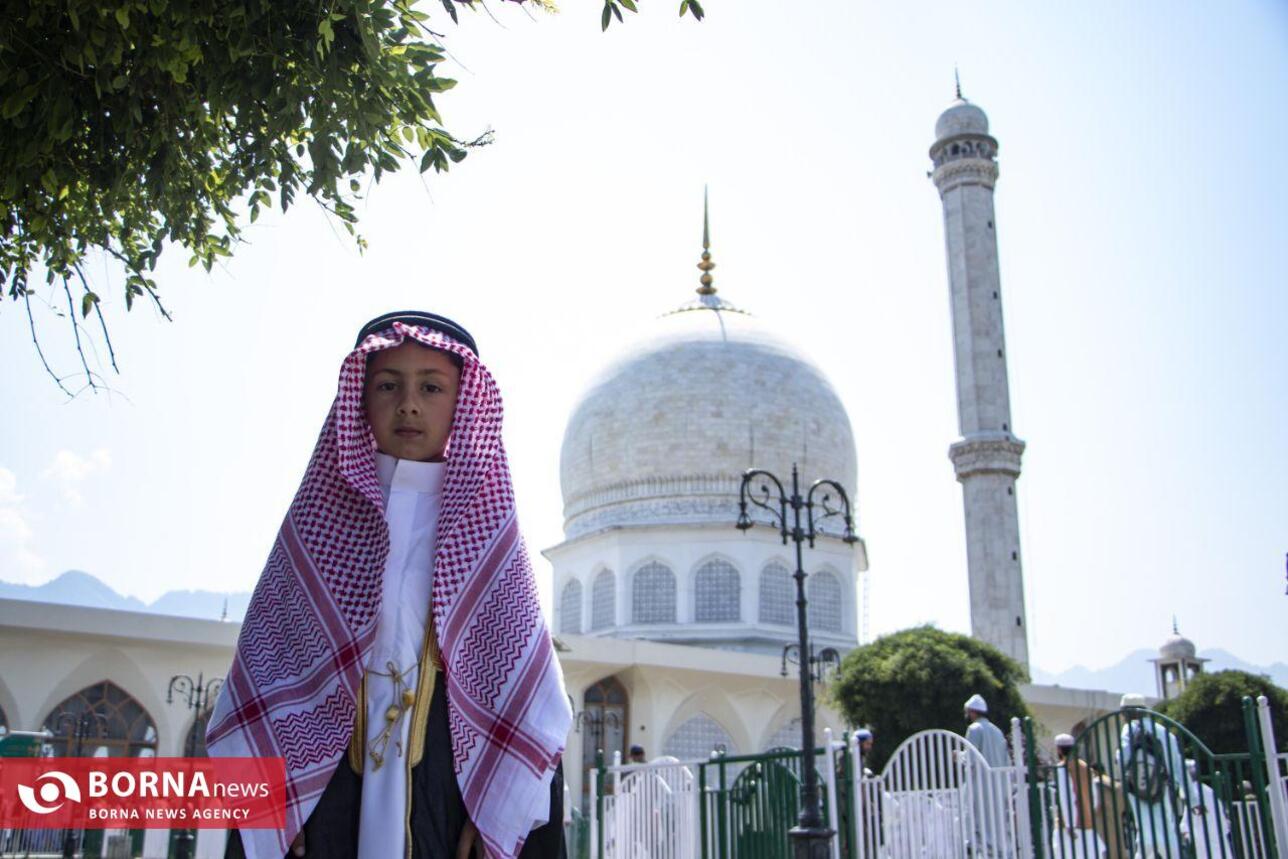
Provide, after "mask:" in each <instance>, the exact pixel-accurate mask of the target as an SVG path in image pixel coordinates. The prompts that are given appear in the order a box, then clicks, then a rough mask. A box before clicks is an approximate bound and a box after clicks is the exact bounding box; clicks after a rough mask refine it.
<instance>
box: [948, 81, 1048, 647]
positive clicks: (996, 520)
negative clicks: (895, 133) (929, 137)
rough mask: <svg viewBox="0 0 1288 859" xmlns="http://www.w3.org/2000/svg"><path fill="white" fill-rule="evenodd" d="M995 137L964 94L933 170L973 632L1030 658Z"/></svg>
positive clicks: (952, 453) (952, 110) (952, 111)
mask: <svg viewBox="0 0 1288 859" xmlns="http://www.w3.org/2000/svg"><path fill="white" fill-rule="evenodd" d="M996 153H997V141H996V140H994V139H993V138H992V137H990V136H989V134H988V117H986V116H985V115H984V111H982V110H980V109H979V108H978V107H976V106H975V105H973V104H971V103H970V102H968V101H966V100H965V99H964V98H962V94H961V84H960V82H959V83H958V85H957V100H956V101H954V102H953V103H952V104H951V105H949V107H948V109H947V110H945V111H944V112H943V114H942V115H941V116H940V117H939V121H938V122H936V123H935V143H934V145H933V146H931V147H930V158H931V160H932V161H933V162H934V165H935V169H934V173H933V174H931V176H932V179H933V180H934V183H935V187H936V188H938V189H939V196H940V199H941V200H942V201H943V204H944V236H945V239H946V243H947V248H948V287H949V291H950V293H951V299H952V317H953V356H954V358H955V359H956V362H955V363H956V366H957V416H958V424H959V429H960V432H961V439H960V440H958V441H957V442H955V443H954V444H953V445H952V446H951V447H949V449H948V457H949V459H951V460H952V462H953V468H954V469H955V470H956V472H957V480H958V481H959V482H960V483H961V485H962V500H963V503H964V505H965V508H966V557H967V569H968V571H969V575H970V617H971V634H972V635H974V636H975V637H976V638H978V639H980V640H981V641H985V642H988V643H989V644H992V645H994V646H995V647H997V648H999V649H1000V650H1001V651H1002V652H1003V653H1005V654H1007V655H1008V656H1010V657H1012V658H1013V659H1015V660H1017V661H1018V662H1020V663H1021V664H1022V665H1024V666H1025V667H1026V668H1027V667H1028V664H1029V645H1028V631H1027V628H1026V626H1027V624H1026V621H1025V616H1024V575H1023V571H1022V569H1021V567H1020V525H1019V516H1018V514H1017V511H1016V503H1015V481H1016V478H1018V477H1019V476H1020V457H1021V456H1022V455H1023V453H1024V442H1022V441H1020V440H1019V439H1018V438H1016V437H1015V436H1014V435H1013V434H1012V432H1011V402H1010V392H1009V386H1008V384H1007V379H1006V341H1005V337H1004V336H1003V332H1002V297H1001V291H1000V284H999V278H998V265H997V230H996V227H995V226H994V219H993V218H994V216H993V185H994V183H996V181H997V161H996V159H995V156H996Z"/></svg>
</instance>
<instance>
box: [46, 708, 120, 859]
mask: <svg viewBox="0 0 1288 859" xmlns="http://www.w3.org/2000/svg"><path fill="white" fill-rule="evenodd" d="M64 724H65V725H67V731H66V734H67V752H68V753H69V754H71V755H72V756H73V757H77V758H79V757H80V756H81V755H83V754H84V753H85V738H86V737H88V736H90V731H91V729H93V736H96V737H101V736H103V734H104V733H105V732H106V730H107V717H106V716H104V715H103V714H102V713H100V712H98V710H95V709H94V708H93V707H91V708H89V709H88V710H85V711H83V712H81V713H80V714H79V715H77V714H76V713H69V712H67V711H65V710H64V711H63V712H61V713H59V714H58V717H57V718H56V719H54V733H55V734H57V733H61V731H60V730H59V728H60V726H62V725H64ZM73 743H74V744H75V751H73ZM79 844H80V830H77V829H68V830H67V832H66V833H65V834H64V835H63V859H74V857H75V856H76V848H77V847H78V846H79Z"/></svg>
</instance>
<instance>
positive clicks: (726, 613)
mask: <svg viewBox="0 0 1288 859" xmlns="http://www.w3.org/2000/svg"><path fill="white" fill-rule="evenodd" d="M741 601H742V582H741V581H740V578H739V576H738V568H737V567H735V566H734V565H733V564H731V563H729V562H728V561H722V560H719V559H717V560H714V561H707V562H706V563H705V564H703V565H702V566H701V567H699V568H698V572H697V573H696V574H695V575H694V577H693V606H694V619H695V620H697V621H698V622H699V623H702V622H720V621H734V622H737V621H739V620H742V606H741Z"/></svg>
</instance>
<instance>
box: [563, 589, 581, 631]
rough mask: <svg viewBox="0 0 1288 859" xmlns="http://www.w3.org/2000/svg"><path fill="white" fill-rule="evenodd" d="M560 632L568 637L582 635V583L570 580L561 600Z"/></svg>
mask: <svg viewBox="0 0 1288 859" xmlns="http://www.w3.org/2000/svg"><path fill="white" fill-rule="evenodd" d="M559 631H560V632H562V633H565V634H567V635H579V634H580V633H581V582H579V581H577V580H576V579H570V580H569V582H568V584H566V585H564V589H563V596H562V597H561V598H560V600H559Z"/></svg>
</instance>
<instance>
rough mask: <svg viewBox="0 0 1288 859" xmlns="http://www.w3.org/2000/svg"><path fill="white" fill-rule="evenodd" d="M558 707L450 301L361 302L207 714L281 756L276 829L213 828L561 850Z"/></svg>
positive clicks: (489, 411)
mask: <svg viewBox="0 0 1288 859" xmlns="http://www.w3.org/2000/svg"><path fill="white" fill-rule="evenodd" d="M571 721H572V719H571V713H570V712H569V708H568V700H567V697H566V695H565V693H564V690H563V681H562V678H561V676H560V674H559V667H558V663H557V662H556V660H555V658H554V651H553V647H552V646H551V641H550V634H549V631H548V630H547V628H546V626H545V621H544V619H543V618H542V615H541V612H540V609H539V607H538V605H537V596H536V587H535V583H534V581H533V576H532V569H531V567H530V565H529V563H528V558H527V553H526V550H525V548H524V545H523V539H522V537H521V536H520V535H519V532H518V526H517V524H516V522H515V517H514V494H513V490H512V488H511V485H510V475H509V468H508V466H507V464H506V458H505V451H504V449H503V447H502V445H501V399H500V395H499V393H498V392H497V389H496V385H495V383H494V382H493V380H492V377H491V375H490V374H489V373H488V371H487V369H486V368H485V367H484V366H483V365H482V364H481V363H480V362H479V360H478V349H477V347H476V346H475V344H474V340H473V338H472V337H470V335H469V333H468V332H466V331H465V329H463V328H461V327H460V326H459V325H457V324H456V323H454V322H452V321H451V320H448V319H445V318H443V317H441V316H436V315H434V314H429V313H418V312H405V313H390V314H386V315H384V316H381V317H378V318H376V319H374V320H372V321H371V322H369V323H367V325H365V326H364V327H363V328H362V330H361V332H360V333H359V335H358V341H357V343H356V344H355V348H354V350H353V351H352V352H351V353H350V354H349V356H348V357H347V358H345V360H344V363H343V364H342V366H341V371H340V383H339V389H338V392H337V395H336V399H335V403H334V404H333V405H332V408H331V413H330V415H329V417H328V418H327V421H326V424H325V425H324V426H323V429H322V434H321V436H320V437H319V439H318V442H317V446H316V448H315V449H314V453H313V458H312V460H311V462H310V463H309V467H308V470H307V471H306V473H305V476H304V481H303V483H302V485H301V486H300V489H299V491H298V493H297V494H296V497H295V500H294V502H292V504H291V508H290V510H289V511H288V513H287V515H286V519H285V521H284V522H283V524H282V528H281V530H280V532H279V534H278V538H277V541H276V543H275V545H274V548H273V551H272V553H271V554H270V556H269V559H268V564H267V565H266V567H265V570H264V573H263V574H262V575H261V577H260V581H259V584H258V585H257V586H256V588H255V593H254V596H253V597H252V599H251V604H250V607H249V609H248V610H247V613H246V620H245V623H244V624H243V626H242V630H241V635H240V637H239V639H238V642H237V654H236V657H235V659H234V662H233V666H232V669H231V671H230V672H229V675H228V678H227V680H226V681H225V684H224V687H223V690H222V691H221V693H220V696H219V700H218V702H217V703H216V705H215V708H214V712H213V714H212V716H211V720H210V726H209V728H208V730H207V746H208V748H209V749H210V754H211V755H214V756H261V757H283V758H285V759H286V770H287V807H286V826H285V828H284V829H281V830H274V829H267V830H265V829H256V830H246V831H245V832H241V833H236V832H234V833H230V835H231V838H230V841H229V849H228V855H230V856H241V855H245V856H247V857H249V859H266V857H272V859H276V857H279V856H282V855H283V854H284V853H286V851H287V849H288V846H289V848H290V853H291V855H293V856H307V857H310V859H329V857H337V859H338V858H339V857H346V858H347V857H354V856H357V857H359V859H398V858H399V857H408V859H413V857H414V859H430V857H435V859H436V857H440V856H441V857H445V859H453V857H457V859H466V857H469V856H470V855H472V854H477V855H482V856H486V857H489V859H491V857H500V859H511V857H516V856H519V855H520V854H521V855H522V856H523V857H525V859H527V857H546V856H562V855H563V841H562V830H561V828H560V823H561V817H562V815H561V813H560V810H561V808H562V795H561V793H562V781H563V780H562V773H561V772H560V771H559V770H560V768H559V759H560V756H561V755H562V752H563V746H564V741H565V739H566V737H567V733H568V728H569V727H570V725H571ZM534 826H535V827H537V828H535V829H534ZM243 850H244V853H243V852H242V851H243Z"/></svg>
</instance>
